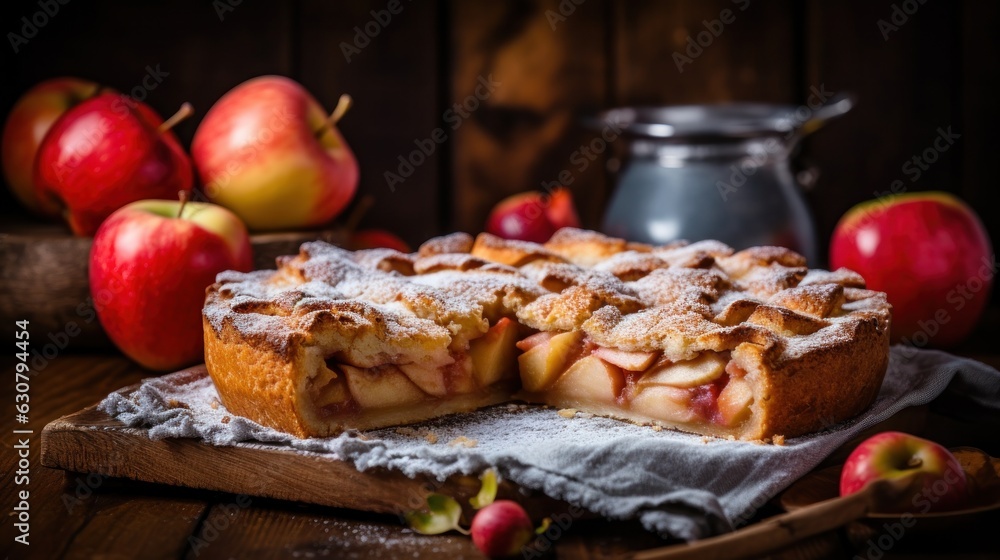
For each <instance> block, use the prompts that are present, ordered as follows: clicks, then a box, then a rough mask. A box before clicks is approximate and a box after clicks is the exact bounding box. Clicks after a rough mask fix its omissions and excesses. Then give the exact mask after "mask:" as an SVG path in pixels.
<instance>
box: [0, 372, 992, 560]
mask: <svg viewBox="0 0 1000 560" xmlns="http://www.w3.org/2000/svg"><path fill="white" fill-rule="evenodd" d="M980 358H983V357H982V356H980ZM985 361H988V362H991V363H992V364H993V365H997V364H998V363H1000V357H994V356H987V357H985ZM3 371H4V379H5V381H4V388H3V391H2V393H3V394H6V395H10V394H12V391H11V390H10V388H13V378H14V375H13V368H12V367H11V366H10V365H7V366H5V367H3ZM149 375H150V373H149V372H147V371H145V370H142V369H141V368H139V367H138V366H135V365H134V364H132V363H130V362H129V361H128V360H126V359H124V358H122V357H120V356H115V355H96V354H95V355H65V356H58V357H57V358H55V359H54V360H52V361H51V362H50V363H49V364H48V365H47V366H46V367H45V368H44V369H41V370H39V371H37V372H36V374H35V375H34V376H33V377H32V379H31V392H30V398H31V400H30V403H31V414H30V422H29V424H27V426H26V427H27V428H28V429H31V430H33V431H34V434H33V435H31V436H30V438H31V452H30V461H31V480H30V486H29V489H30V523H31V530H30V537H29V539H30V546H27V547H26V546H23V545H20V544H16V543H14V537H15V535H16V532H15V528H14V526H13V523H14V521H13V519H14V517H13V515H12V511H13V507H14V493H15V490H19V489H21V488H23V487H15V486H14V476H13V474H12V473H13V472H14V470H15V467H16V461H17V457H16V454H15V452H14V449H13V447H12V446H13V445H14V444H15V443H16V442H15V441H14V436H12V430H13V429H17V428H23V427H25V426H21V425H14V422H13V414H4V415H3V416H2V419H0V426H2V428H0V429H2V433H3V438H4V444H5V445H4V450H3V453H2V457H0V467H2V468H0V473H2V474H3V479H2V481H0V496H2V497H3V506H4V510H3V511H4V512H6V515H4V517H6V518H7V519H6V520H5V521H4V523H3V524H2V528H0V542H2V545H0V555H3V556H5V557H7V558H45V559H48V558H53V559H54V558H108V559H111V558H144V559H155V558H206V559H210V558H247V557H253V558H393V559H394V558H448V559H450V560H451V559H455V560H457V559H460V558H481V555H480V554H479V553H478V552H477V551H476V549H475V547H474V546H473V545H472V542H471V541H470V540H469V539H467V538H466V537H463V536H461V535H457V534H452V535H443V536H434V537H428V536H421V535H415V534H413V533H411V532H410V531H409V530H407V529H406V528H405V527H404V526H403V524H401V523H400V521H399V520H398V519H397V518H395V517H391V516H379V515H372V514H366V513H362V512H356V511H347V510H337V509H331V508H322V507H316V506H310V505H304V504H295V503H287V502H278V501H273V500H266V499H263V498H257V497H247V496H233V495H227V494H220V493H212V492H205V491H198V490H190V489H185V488H175V487H169V486H160V485H153V484H146V483H139V482H134V481H129V480H117V479H102V478H100V477H97V476H95V475H91V476H90V477H88V475H87V474H85V473H66V472H63V471H59V470H53V469H48V468H45V467H42V466H41V465H40V459H39V452H40V433H41V430H42V428H43V427H44V426H45V424H46V423H48V422H50V421H51V420H53V419H55V418H58V417H60V416H63V415H66V414H70V413H72V412H76V411H77V410H79V409H81V408H83V407H85V406H88V405H90V404H93V403H94V402H97V401H98V400H100V399H101V398H102V397H103V396H104V395H106V394H107V393H109V392H111V391H112V390H115V389H118V388H120V387H122V386H125V385H130V384H133V383H136V382H138V381H139V380H140V379H142V378H143V377H147V376H149ZM4 400H7V399H4ZM4 409H6V410H8V411H9V409H10V405H9V404H7V403H5V404H4ZM927 425H928V426H929V430H930V431H931V432H933V433H934V434H935V435H936V436H938V437H942V438H945V439H954V440H955V441H946V442H945V443H946V444H949V445H952V444H954V445H958V444H972V445H975V444H979V445H992V443H991V442H992V441H995V439H993V440H990V439H989V438H990V437H994V438H995V436H991V435H990V434H985V435H980V436H976V437H975V438H973V439H979V440H983V438H985V441H986V443H985V444H984V443H982V441H966V440H963V439H962V437H961V434H968V433H970V432H969V431H968V430H970V429H974V427H973V428H970V427H969V426H961V425H957V424H954V423H950V422H949V421H947V420H945V419H943V418H935V417H934V416H933V414H932V415H931V416H930V417H929V421H928V424H927ZM948 434H950V435H948ZM956 434H957V435H956ZM987 450H988V451H991V453H992V454H993V455H997V450H996V449H992V450H989V449H987ZM777 512H778V510H777V509H776V508H775V507H774V506H773V505H769V506H766V507H765V508H764V509H763V510H762V512H761V514H760V515H761V516H767V515H773V514H775V513H777ZM913 532H914V533H915V534H914V535H913V537H912V538H904V539H900V540H899V541H898V542H896V543H895V544H894V546H893V547H892V549H891V550H890V551H888V552H887V553H886V554H885V555H884V556H882V558H886V559H893V558H932V557H933V558H937V557H948V558H995V557H996V556H995V554H996V552H997V551H998V550H1000V545H997V544H996V542H997V541H996V536H995V535H983V534H972V535H969V534H963V533H961V532H960V531H957V532H954V533H952V534H950V535H948V536H944V537H941V538H938V537H935V538H934V539H933V540H932V542H929V543H928V542H924V541H925V540H926V539H920V538H919V536H920V535H919V527H917V528H915V529H914V531H913ZM866 536H869V537H870V535H865V534H864V533H863V532H860V533H859V532H858V531H857V530H855V529H848V530H840V531H835V532H831V533H828V534H824V535H821V536H819V537H816V538H813V539H811V540H809V541H806V542H804V543H802V544H800V545H798V546H796V547H794V548H792V549H789V550H786V551H783V552H782V553H781V554H779V555H777V556H776V557H779V558H790V559H791V558H795V559H805V558H827V557H832V558H841V557H851V556H853V555H854V554H861V555H862V557H864V554H865V552H864V550H863V545H864V543H865V538H864V537H866ZM875 536H876V537H877V536H878V535H875ZM907 540H910V541H912V546H909V545H908V543H907ZM664 544H667V543H665V542H664V541H662V540H660V539H659V538H657V537H655V536H653V535H651V534H649V533H647V532H645V531H643V530H642V529H641V527H639V526H638V525H637V524H634V523H611V522H606V521H601V520H588V521H582V520H581V521H577V522H575V523H574V524H573V525H572V526H571V527H570V529H569V530H568V531H566V533H565V534H564V535H562V536H561V537H560V538H558V539H557V540H556V541H555V542H554V543H553V546H552V547H551V549H550V551H549V552H548V555H549V557H555V558H573V559H576V558H595V559H596V558H620V557H623V556H625V555H627V553H628V552H629V551H631V550H637V549H642V548H650V547H654V546H662V545H664ZM856 544H861V545H862V549H861V550H858V549H856V548H855V545H856Z"/></svg>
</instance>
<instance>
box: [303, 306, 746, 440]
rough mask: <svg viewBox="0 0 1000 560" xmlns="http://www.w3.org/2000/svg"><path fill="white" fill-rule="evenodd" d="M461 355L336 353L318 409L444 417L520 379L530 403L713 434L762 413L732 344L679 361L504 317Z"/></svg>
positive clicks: (316, 393) (333, 414) (319, 383)
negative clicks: (360, 362) (378, 357)
mask: <svg viewBox="0 0 1000 560" xmlns="http://www.w3.org/2000/svg"><path fill="white" fill-rule="evenodd" d="M452 358H453V360H452V362H451V363H449V364H447V365H444V366H426V365H421V364H413V363H411V364H393V363H386V364H382V365H378V366H375V367H369V368H361V367H356V366H353V365H350V364H346V363H342V362H340V361H338V360H337V359H336V358H332V359H329V360H327V361H326V362H325V364H324V367H322V368H321V371H320V372H319V373H318V374H317V375H315V376H314V377H313V378H312V379H311V380H310V388H309V394H310V397H311V399H312V401H313V404H314V407H315V409H316V410H317V414H318V416H320V417H324V418H327V419H329V420H335V419H336V418H337V417H343V418H344V419H345V420H348V419H349V420H350V423H351V425H353V426H358V425H359V422H358V418H359V416H360V417H363V416H364V415H366V414H368V415H372V416H375V415H380V414H381V415H385V414H387V413H388V414H393V411H396V413H398V414H400V415H404V414H409V415H415V416H414V417H413V419H412V420H410V421H416V420H418V419H422V418H418V417H417V416H421V413H420V411H425V412H426V413H427V414H426V416H427V417H430V415H431V414H430V412H431V411H433V412H434V415H439V414H440V410H439V408H437V405H436V404H435V403H441V402H468V403H469V405H470V409H471V408H474V407H478V406H482V398H483V397H488V398H489V399H492V400H495V401H496V402H501V401H503V400H504V396H505V395H509V394H510V392H511V391H512V390H514V389H516V388H517V386H518V385H520V388H521V391H520V393H519V394H518V396H520V397H521V398H522V399H524V400H526V401H528V402H536V403H543V404H549V405H552V406H557V407H560V408H578V409H580V410H583V411H587V412H592V413H595V414H600V415H605V416H612V417H617V418H622V419H626V420H632V421H636V422H641V423H654V424H660V425H665V426H669V427H678V428H681V429H684V430H686V431H694V432H698V433H705V434H710V435H722V436H727V435H738V434H739V433H740V432H741V427H742V426H743V425H744V424H745V423H746V421H747V420H748V419H749V418H750V417H751V415H752V405H753V403H754V391H753V388H752V386H751V383H750V380H748V379H747V373H746V371H745V370H744V369H743V368H742V367H740V366H739V365H737V363H736V362H735V361H734V360H733V358H732V356H731V355H730V353H729V352H711V351H708V352H703V353H701V354H699V355H698V356H697V357H695V358H694V359H691V360H687V361H680V362H672V361H670V360H668V359H666V358H665V357H664V356H662V355H661V353H660V352H631V351H625V350H620V349H615V348H607V347H601V346H598V345H597V344H595V343H594V342H593V341H591V340H590V339H589V338H588V337H587V336H585V335H584V333H583V332H581V331H570V332H539V333H536V334H533V335H531V336H528V337H527V338H524V339H521V329H520V327H519V325H518V324H517V323H516V322H514V321H512V320H510V319H507V318H503V319H500V320H499V321H497V322H496V323H495V324H494V325H493V326H492V327H490V329H489V330H488V331H487V332H486V333H485V334H484V335H483V336H481V337H479V338H476V339H473V340H471V341H470V342H469V343H468V345H467V348H465V349H463V350H461V351H453V352H452ZM518 374H519V376H518ZM518 377H519V379H518ZM518 381H519V382H520V383H518ZM463 399H464V400H463ZM473 403H475V404H474V405H473ZM360 424H361V425H364V422H361V423H360Z"/></svg>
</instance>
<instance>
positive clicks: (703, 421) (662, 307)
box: [203, 228, 890, 441]
mask: <svg viewBox="0 0 1000 560" xmlns="http://www.w3.org/2000/svg"><path fill="white" fill-rule="evenodd" d="M203 315H204V325H205V361H206V365H207V367H208V371H209V373H210V374H211V376H212V379H213V380H214V382H215V385H216V387H217V389H218V392H219V396H220V398H221V400H222V402H223V404H224V405H225V406H226V408H227V409H229V410H230V411H232V412H234V413H236V414H240V415H242V416H246V417H248V418H250V419H253V420H255V421H257V422H259V423H261V424H264V425H266V426H270V427H273V428H276V429H279V430H283V431H285V432H289V433H292V434H295V435H298V436H327V435H331V434H335V433H338V432H340V431H342V430H345V429H359V430H364V429H371V428H379V427H387V426H394V425H400V424H406V423H413V422H418V421H421V420H426V419H429V418H434V417H438V416H442V415H446V414H453V413H459V412H467V411H472V410H475V409H477V408H480V407H485V406H489V405H493V404H497V403H501V402H505V401H510V400H521V401H526V402H529V403H538V404H545V405H551V406H554V407H557V408H573V409H577V410H579V411H585V412H590V413H593V414H597V415H604V416H609V417H613V418H618V419H622V420H627V421H632V422H638V423H643V424H655V425H659V426H664V427H670V428H675V429H678V430H683V431H686V432H693V433H696V434H703V435H708V436H717V437H731V438H738V439H744V440H764V441H767V440H773V439H774V438H776V437H779V436H781V437H791V436H796V435H800V434H805V433H808V432H812V431H816V430H818V429H820V428H823V427H824V426H829V425H832V424H834V423H837V422H840V421H842V420H845V419H848V418H850V417H852V416H855V415H857V414H858V413H860V412H861V411H863V410H864V409H865V408H866V407H868V406H869V405H870V404H871V402H872V401H873V399H874V398H875V395H876V393H877V392H878V390H879V387H880V386H881V383H882V378H883V376H884V375H885V370H886V367H887V362H888V349H889V347H888V345H889V318H890V307H889V304H888V303H887V301H886V297H885V294H883V293H881V292H875V291H871V290H867V289H865V283H864V279H862V278H861V277H860V276H859V275H858V274H856V273H854V272H852V271H850V270H847V269H840V270H836V271H833V272H829V271H823V270H809V269H808V268H806V266H805V259H804V258H803V257H802V256H800V255H798V254H796V253H794V252H792V251H790V250H788V249H783V248H779V247H755V248H751V249H746V250H743V251H739V252H735V251H733V249H731V248H730V247H728V246H726V245H724V244H722V243H719V242H716V241H701V242H697V243H690V244H688V243H683V242H679V243H673V244H669V245H664V246H652V245H645V244H638V243H630V242H626V241H624V240H622V239H616V238H613V237H607V236H604V235H601V234H599V233H596V232H592V231H586V230H579V229H571V228H566V229H562V230H560V231H558V232H557V233H556V234H555V235H554V236H553V237H552V239H551V240H549V241H548V242H547V243H545V244H535V243H527V242H520V241H508V240H503V239H500V238H498V237H495V236H492V235H489V234H486V233H483V234H480V235H479V236H478V237H476V238H475V239H473V238H472V237H471V236H469V235H466V234H463V233H455V234H451V235H447V236H444V237H438V238H434V239H431V240H429V241H427V242H426V243H424V244H423V245H422V246H421V247H420V249H419V251H418V252H416V253H413V254H404V253H400V252H398V251H395V250H391V249H370V250H364V251H355V252H351V251H346V250H343V249H340V248H338V247H335V246H333V245H329V244H327V243H323V242H318V241H317V242H310V243H306V244H304V245H302V247H301V250H300V252H299V254H298V255H296V256H288V257H281V258H279V259H278V261H277V270H264V271H256V272H250V273H240V272H225V273H222V274H220V275H219V277H218V279H217V282H216V283H215V284H214V285H212V286H211V287H210V288H209V289H208V295H207V299H206V303H205V308H204V314H203Z"/></svg>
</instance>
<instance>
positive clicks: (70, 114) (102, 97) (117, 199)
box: [35, 92, 194, 235]
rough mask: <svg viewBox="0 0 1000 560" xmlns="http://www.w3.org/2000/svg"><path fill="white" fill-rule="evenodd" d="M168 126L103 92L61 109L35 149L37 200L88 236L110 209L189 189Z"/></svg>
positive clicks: (183, 157)
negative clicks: (57, 209) (49, 202)
mask: <svg viewBox="0 0 1000 560" xmlns="http://www.w3.org/2000/svg"><path fill="white" fill-rule="evenodd" d="M190 112H191V109H190V105H185V106H184V107H183V108H182V110H181V112H179V113H178V114H177V115H175V116H174V117H172V118H171V119H170V120H169V121H167V122H166V123H164V122H163V120H162V119H160V117H159V115H157V114H156V112H154V111H153V110H152V109H151V108H150V107H149V106H148V105H146V104H144V103H141V102H139V101H135V100H134V99H131V98H129V97H128V96H125V95H121V94H117V93H110V92H108V93H102V94H99V95H97V96H95V97H92V98H90V99H88V100H86V101H84V102H82V103H80V104H79V105H76V106H75V107H73V108H72V109H70V110H69V111H67V112H66V114H65V115H63V116H62V118H60V119H59V120H58V121H56V123H55V124H54V125H53V126H52V129H51V130H49V133H48V134H47V135H45V139H44V140H43V141H42V144H41V146H40V147H39V148H38V157H37V159H36V161H35V181H36V182H37V183H38V188H39V191H40V194H41V196H42V197H47V198H48V199H50V200H53V201H56V203H57V204H58V205H59V206H60V207H62V208H64V210H63V212H64V214H65V217H66V220H67V222H68V223H69V225H70V228H71V229H72V230H73V233H75V234H77V235H93V234H94V232H96V231H97V228H98V227H99V226H100V225H101V222H103V221H104V219H105V218H107V217H108V216H109V215H111V213H112V212H114V211H115V210H117V209H119V208H121V207H122V206H124V205H126V204H128V203H130V202H135V201H137V200H142V199H150V198H168V197H170V198H172V197H175V196H177V192H178V191H182V190H183V191H190V190H191V187H192V185H193V182H194V172H193V170H192V169H191V161H190V160H189V159H188V156H187V154H186V153H185V152H184V150H183V149H182V148H181V145H180V143H178V142H177V137H176V136H174V133H173V132H171V131H170V130H169V128H170V127H171V126H173V124H175V123H176V122H178V121H179V120H180V119H182V118H184V117H185V116H187V115H188V114H190Z"/></svg>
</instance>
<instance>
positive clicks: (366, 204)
mask: <svg viewBox="0 0 1000 560" xmlns="http://www.w3.org/2000/svg"><path fill="white" fill-rule="evenodd" d="M373 204H375V197H373V196H372V195H370V194H366V195H365V196H363V197H361V199H360V200H358V203H357V205H355V206H354V209H353V210H351V214H350V215H349V216H347V221H346V222H344V229H346V230H347V232H348V233H354V230H356V229H358V225H359V224H360V223H361V219H362V218H364V217H365V214H367V213H368V210H369V209H370V208H371V207H372V205H373Z"/></svg>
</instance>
